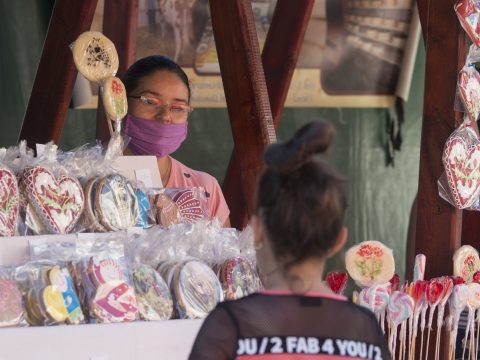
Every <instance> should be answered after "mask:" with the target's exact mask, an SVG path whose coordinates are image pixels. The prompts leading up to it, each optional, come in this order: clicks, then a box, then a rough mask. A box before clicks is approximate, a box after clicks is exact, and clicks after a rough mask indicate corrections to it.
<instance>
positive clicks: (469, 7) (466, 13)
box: [454, 0, 480, 46]
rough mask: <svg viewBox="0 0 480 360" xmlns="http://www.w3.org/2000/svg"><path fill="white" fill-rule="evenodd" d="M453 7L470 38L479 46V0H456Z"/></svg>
mask: <svg viewBox="0 0 480 360" xmlns="http://www.w3.org/2000/svg"><path fill="white" fill-rule="evenodd" d="M454 9H455V12H456V13H457V16H458V20H460V24H461V25H462V27H463V29H464V30H465V32H466V33H467V35H468V37H469V38H470V40H472V42H473V43H474V44H475V45H477V46H480V2H479V1H478V0H458V1H457V2H456V3H455V6H454Z"/></svg>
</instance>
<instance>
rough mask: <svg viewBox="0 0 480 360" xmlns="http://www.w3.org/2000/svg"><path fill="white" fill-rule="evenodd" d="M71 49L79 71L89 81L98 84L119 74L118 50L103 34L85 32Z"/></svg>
mask: <svg viewBox="0 0 480 360" xmlns="http://www.w3.org/2000/svg"><path fill="white" fill-rule="evenodd" d="M71 49H72V53H73V60H74V62H75V66H76V67H77V70H78V71H79V72H80V73H81V74H82V75H83V76H84V77H85V78H87V79H88V80H90V81H93V82H97V83H98V82H100V81H101V80H102V79H105V78H107V77H110V76H114V75H115V74H116V73H117V70H118V54H117V50H116V49H115V45H114V44H113V43H112V42H111V41H110V39H108V38H107V37H106V36H105V35H103V34H102V33H100V32H98V31H87V32H84V33H83V34H81V35H80V36H79V37H78V38H77V40H75V42H74V43H73V44H72V45H71Z"/></svg>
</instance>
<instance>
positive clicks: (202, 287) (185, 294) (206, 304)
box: [174, 260, 223, 319]
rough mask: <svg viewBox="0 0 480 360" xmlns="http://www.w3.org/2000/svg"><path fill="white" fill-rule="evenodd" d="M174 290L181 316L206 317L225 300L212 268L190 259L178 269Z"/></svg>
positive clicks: (191, 317)
mask: <svg viewBox="0 0 480 360" xmlns="http://www.w3.org/2000/svg"><path fill="white" fill-rule="evenodd" d="M174 291H175V298H176V301H177V307H178V311H179V314H180V316H181V317H185V318H190V319H197V318H204V317H206V316H207V315H208V313H209V312H210V311H212V310H213V309H214V307H215V306H216V305H217V303H218V302H220V301H222V300H223V291H222V286H221V284H220V282H219V280H218V278H217V276H216V275H215V273H214V272H213V270H212V269H211V268H209V267H208V266H207V265H205V264H204V263H202V262H200V261H195V260H193V261H188V262H187V263H185V264H184V265H183V266H182V267H181V268H179V269H178V270H177V273H176V275H175V277H174Z"/></svg>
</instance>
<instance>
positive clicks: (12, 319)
mask: <svg viewBox="0 0 480 360" xmlns="http://www.w3.org/2000/svg"><path fill="white" fill-rule="evenodd" d="M0 294H1V295H2V296H1V297H0V327H12V326H25V325H27V322H26V320H25V314H24V306H23V300H22V293H21V292H20V290H19V288H18V286H17V282H16V281H15V274H14V273H13V271H12V269H11V268H0Z"/></svg>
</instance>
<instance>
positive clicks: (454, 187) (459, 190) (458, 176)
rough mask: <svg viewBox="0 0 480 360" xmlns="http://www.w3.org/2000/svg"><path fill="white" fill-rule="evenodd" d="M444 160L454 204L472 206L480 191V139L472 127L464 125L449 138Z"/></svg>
mask: <svg viewBox="0 0 480 360" xmlns="http://www.w3.org/2000/svg"><path fill="white" fill-rule="evenodd" d="M442 161H443V166H444V168H445V173H446V175H447V181H448V187H449V189H450V192H451V195H452V201H453V205H454V206H455V207H457V208H458V209H465V208H468V207H470V206H471V205H472V204H473V203H474V202H475V200H476V199H477V198H478V195H479V192H480V171H479V166H480V141H479V140H478V137H477V136H476V134H475V133H474V132H473V130H472V129H471V128H470V127H468V126H464V125H462V126H461V127H460V128H459V129H457V130H456V131H455V132H454V133H453V134H452V135H451V136H450V137H449V138H448V140H447V143H446V144H445V149H444V150H443V158H442Z"/></svg>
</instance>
